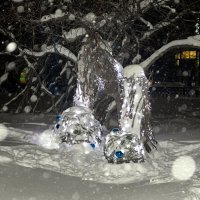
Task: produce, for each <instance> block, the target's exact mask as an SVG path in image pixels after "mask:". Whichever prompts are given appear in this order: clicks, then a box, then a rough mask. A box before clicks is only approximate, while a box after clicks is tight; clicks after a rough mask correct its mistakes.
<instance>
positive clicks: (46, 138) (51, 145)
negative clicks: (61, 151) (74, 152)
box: [37, 130, 59, 149]
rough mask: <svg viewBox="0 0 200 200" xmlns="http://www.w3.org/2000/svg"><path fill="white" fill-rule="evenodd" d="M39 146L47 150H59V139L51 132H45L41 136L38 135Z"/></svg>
mask: <svg viewBox="0 0 200 200" xmlns="http://www.w3.org/2000/svg"><path fill="white" fill-rule="evenodd" d="M37 144H38V145H40V146H42V147H43V148H46V149H58V148H59V143H58V141H57V138H56V136H55V135H54V134H53V133H52V131H51V130H45V131H44V132H43V133H42V134H41V135H38V139H37Z"/></svg>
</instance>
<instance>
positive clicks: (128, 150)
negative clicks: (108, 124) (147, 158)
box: [104, 129, 144, 164]
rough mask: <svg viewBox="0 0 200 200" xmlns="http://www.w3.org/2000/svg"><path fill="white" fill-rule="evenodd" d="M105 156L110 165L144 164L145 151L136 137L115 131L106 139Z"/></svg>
mask: <svg viewBox="0 0 200 200" xmlns="http://www.w3.org/2000/svg"><path fill="white" fill-rule="evenodd" d="M104 155H105V157H106V159H107V160H108V162H110V163H117V164H118V163H123V162H131V161H132V162H142V161H143V156H144V149H143V145H142V143H140V141H139V138H138V137H137V136H136V135H133V134H132V133H124V132H122V131H119V130H115V129H113V130H112V131H111V133H110V134H108V135H107V137H106V142H105V146H104Z"/></svg>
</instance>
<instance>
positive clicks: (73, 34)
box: [63, 28, 86, 42]
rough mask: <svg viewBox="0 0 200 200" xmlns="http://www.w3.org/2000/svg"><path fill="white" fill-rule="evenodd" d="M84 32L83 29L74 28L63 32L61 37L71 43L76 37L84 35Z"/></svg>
mask: <svg viewBox="0 0 200 200" xmlns="http://www.w3.org/2000/svg"><path fill="white" fill-rule="evenodd" d="M85 34H86V31H85V29H84V28H75V29H71V30H70V31H69V32H66V31H64V32H63V37H64V38H65V39H66V40H68V41H70V42H73V41H74V40H75V39H76V38H77V37H79V36H82V35H85Z"/></svg>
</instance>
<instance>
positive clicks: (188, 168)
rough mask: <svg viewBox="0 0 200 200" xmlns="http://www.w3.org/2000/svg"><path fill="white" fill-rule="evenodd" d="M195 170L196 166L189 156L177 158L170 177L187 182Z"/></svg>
mask: <svg viewBox="0 0 200 200" xmlns="http://www.w3.org/2000/svg"><path fill="white" fill-rule="evenodd" d="M195 170H196V164H195V161H194V159H193V158H192V157H191V156H181V157H179V158H177V159H176V160H175V161H174V163H173V166H172V175H173V177H174V178H176V179H178V180H189V179H190V178H191V177H192V176H193V174H194V172H195Z"/></svg>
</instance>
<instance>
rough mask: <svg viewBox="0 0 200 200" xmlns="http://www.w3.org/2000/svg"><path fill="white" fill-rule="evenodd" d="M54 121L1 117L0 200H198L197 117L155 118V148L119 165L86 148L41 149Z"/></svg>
mask: <svg viewBox="0 0 200 200" xmlns="http://www.w3.org/2000/svg"><path fill="white" fill-rule="evenodd" d="M53 120H54V116H50V115H30V114H23V115H16V116H12V115H9V114H0V123H1V124H0V140H1V142H0V194H1V197H0V199H2V200H7V199H9V200H23V199H24V200H25V199H26V200H45V199H48V200H68V199H69V200H71V199H72V200H82V199H87V200H90V199H91V200H94V199H97V200H99V199H107V200H111V199H112V200H115V199H120V200H121V199H124V200H126V199H127V200H129V199H138V200H143V199H145V200H146V199H148V200H150V199H152V200H155V199H174V200H175V199H185V200H196V199H200V156H199V151H200V133H199V132H200V123H199V121H200V119H198V118H197V116H196V117H187V118H184V117H181V116H176V117H175V116H170V115H169V116H166V115H163V116H162V115H159V116H158V115H157V117H156V118H155V117H154V119H153V125H154V132H155V134H156V138H157V139H158V142H159V146H158V149H157V150H154V151H153V152H152V153H151V154H147V155H146V161H145V162H144V163H141V164H135V163H128V164H118V165H114V164H108V163H107V161H106V160H105V158H104V156H103V153H102V152H101V151H99V150H93V149H92V147H90V146H86V145H75V146H74V147H73V148H70V149H69V148H65V147H63V148H60V149H57V150H55V149H54V150H52V149H46V148H43V147H42V146H40V145H39V144H41V143H40V142H39V141H41V136H42V134H43V131H45V130H47V129H51V125H52V122H53ZM45 134H46V136H48V131H47V132H45ZM46 138H47V137H46ZM47 140H48V138H47ZM43 141H44V140H43ZM46 142H48V141H46Z"/></svg>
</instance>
